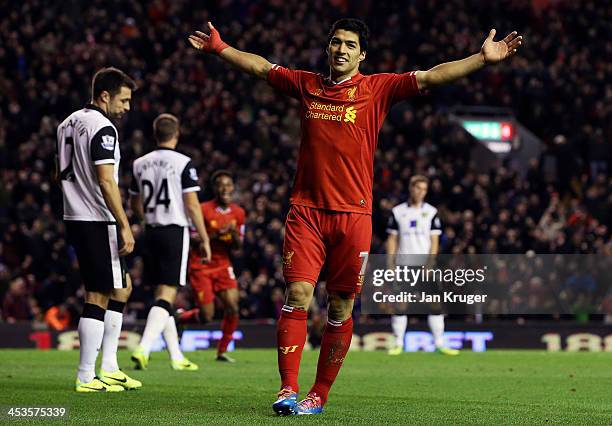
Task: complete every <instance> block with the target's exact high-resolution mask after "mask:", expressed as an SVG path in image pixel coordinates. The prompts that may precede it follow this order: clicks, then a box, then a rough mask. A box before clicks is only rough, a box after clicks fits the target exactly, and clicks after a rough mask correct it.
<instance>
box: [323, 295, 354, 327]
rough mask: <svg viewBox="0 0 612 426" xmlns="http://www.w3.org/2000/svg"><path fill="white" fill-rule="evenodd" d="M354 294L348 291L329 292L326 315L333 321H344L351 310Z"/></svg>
mask: <svg viewBox="0 0 612 426" xmlns="http://www.w3.org/2000/svg"><path fill="white" fill-rule="evenodd" d="M354 302H355V295H354V294H350V293H331V294H330V295H329V303H328V306H327V316H328V318H329V319H331V320H334V321H344V320H346V319H348V318H349V317H350V316H351V314H352V312H353V304H354Z"/></svg>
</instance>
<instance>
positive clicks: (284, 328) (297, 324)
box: [276, 305, 308, 392]
mask: <svg viewBox="0 0 612 426" xmlns="http://www.w3.org/2000/svg"><path fill="white" fill-rule="evenodd" d="M307 319H308V312H306V311H304V310H303V309H299V308H294V307H291V306H287V305H285V306H283V308H282V310H281V315H280V318H279V320H278V324H277V328H276V340H277V343H278V371H279V373H280V376H281V388H283V387H285V386H290V387H291V388H292V389H293V390H294V391H295V392H298V391H299V386H298V373H299V371H300V361H301V360H302V351H303V350H304V344H305V343H306V330H307V328H308V323H307Z"/></svg>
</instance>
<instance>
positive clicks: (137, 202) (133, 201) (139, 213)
mask: <svg viewBox="0 0 612 426" xmlns="http://www.w3.org/2000/svg"><path fill="white" fill-rule="evenodd" d="M130 207H131V208H132V211H133V212H134V214H135V215H136V217H137V218H138V220H143V219H144V210H143V208H142V201H141V199H140V197H139V196H132V197H130Z"/></svg>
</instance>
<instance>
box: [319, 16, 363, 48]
mask: <svg viewBox="0 0 612 426" xmlns="http://www.w3.org/2000/svg"><path fill="white" fill-rule="evenodd" d="M337 30H345V31H351V32H354V33H355V34H357V35H358V36H359V49H360V52H364V51H366V50H368V38H369V37H370V29H369V28H368V26H367V25H366V23H365V22H363V21H362V20H360V19H353V18H343V19H339V20H337V21H336V22H334V25H332V26H331V28H330V30H329V34H328V35H327V45H329V43H330V42H331V39H332V37H333V36H334V33H335V32H336V31H337Z"/></svg>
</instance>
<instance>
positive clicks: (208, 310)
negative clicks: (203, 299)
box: [200, 303, 215, 322]
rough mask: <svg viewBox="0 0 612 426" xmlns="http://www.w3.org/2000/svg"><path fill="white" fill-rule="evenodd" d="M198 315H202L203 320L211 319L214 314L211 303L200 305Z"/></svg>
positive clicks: (208, 320)
mask: <svg viewBox="0 0 612 426" xmlns="http://www.w3.org/2000/svg"><path fill="white" fill-rule="evenodd" d="M200 316H201V317H202V319H203V320H204V322H210V321H212V319H213V317H214V316H215V310H214V307H213V304H212V303H211V304H210V307H209V306H208V305H203V306H200Z"/></svg>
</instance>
